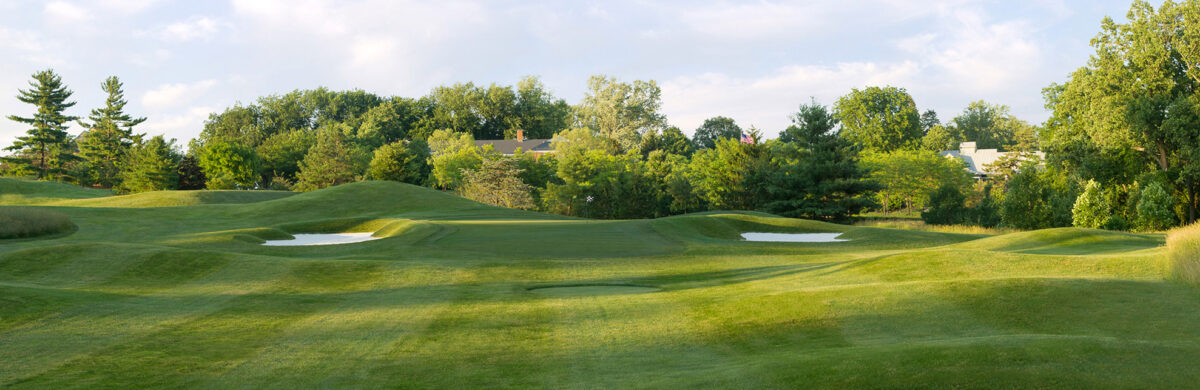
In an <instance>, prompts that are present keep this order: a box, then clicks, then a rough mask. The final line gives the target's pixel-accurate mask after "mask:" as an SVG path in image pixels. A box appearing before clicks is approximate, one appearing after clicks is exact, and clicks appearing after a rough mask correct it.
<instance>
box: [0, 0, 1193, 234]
mask: <svg viewBox="0 0 1200 390" xmlns="http://www.w3.org/2000/svg"><path fill="white" fill-rule="evenodd" d="M1127 20H1128V21H1127V22H1124V23H1118V22H1116V21H1114V20H1112V19H1105V20H1104V21H1103V22H1102V24H1101V29H1100V33H1099V35H1098V36H1097V37H1096V39H1095V40H1093V42H1092V46H1093V47H1094V48H1095V53H1094V54H1093V55H1092V56H1091V58H1089V60H1088V61H1087V63H1086V65H1085V66H1084V67H1082V68H1080V69H1079V70H1077V71H1076V72H1074V73H1072V74H1071V76H1070V78H1069V79H1068V80H1067V81H1066V82H1065V83H1062V84H1055V85H1051V86H1050V87H1049V88H1047V89H1046V90H1045V91H1044V97H1045V99H1046V103H1047V107H1048V108H1049V109H1051V110H1053V115H1052V116H1051V118H1050V119H1049V120H1048V121H1047V122H1046V123H1045V127H1044V128H1042V127H1039V126H1034V125H1031V124H1029V123H1027V122H1025V121H1022V120H1020V119H1018V118H1016V117H1015V116H1014V115H1012V114H1011V113H1010V109H1009V108H1008V107H1007V106H1004V105H1001V104H995V103H989V102H986V101H982V100H979V101H974V102H970V103H969V104H967V105H966V107H965V108H963V110H962V111H961V112H960V113H958V114H957V115H955V116H954V117H953V118H952V119H950V120H948V121H945V122H943V121H941V120H940V119H939V118H938V114H937V113H936V112H934V111H932V110H925V111H921V110H920V109H919V108H918V106H917V103H916V101H914V99H913V97H912V96H911V95H910V94H909V93H908V91H907V90H905V89H904V88H900V87H895V86H882V87H880V86H867V87H864V88H861V89H857V88H856V89H852V90H850V91H849V92H848V93H847V94H846V95H844V96H842V97H840V98H838V99H837V100H836V101H835V102H834V104H833V105H832V107H826V106H823V105H820V104H818V103H817V102H816V101H815V100H812V101H810V102H808V103H805V104H801V105H800V106H799V109H798V110H797V111H796V112H795V113H793V114H792V115H791V120H792V124H791V126H788V127H787V128H786V129H782V130H780V131H779V136H778V138H776V139H766V138H764V137H763V134H762V132H761V131H759V130H758V129H755V128H754V127H753V126H750V127H747V128H742V127H741V126H739V125H738V124H737V122H736V121H735V120H734V119H733V118H730V117H725V116H713V117H710V118H709V119H707V120H705V121H704V123H703V124H702V125H700V126H699V127H698V128H696V129H695V131H694V132H693V133H692V134H691V136H690V138H689V135H687V134H684V132H683V131H681V130H680V129H679V128H678V127H675V126H671V124H670V123H669V122H668V120H667V118H666V116H665V115H663V113H662V112H661V107H662V104H663V103H662V100H661V95H662V91H661V89H660V88H659V86H658V84H657V83H656V82H655V81H653V80H632V81H622V80H619V79H616V78H613V77H608V76H594V77H592V78H590V79H589V80H588V83H587V90H586V93H585V95H584V97H583V98H582V99H581V100H580V101H579V102H578V104H574V105H571V104H568V103H567V102H566V101H565V100H563V99H561V98H557V97H555V96H554V95H553V94H552V93H551V92H550V91H549V90H547V89H546V87H545V86H544V85H543V84H542V83H541V81H540V80H538V79H537V78H536V77H527V78H524V79H522V80H520V81H519V82H517V83H516V85H511V86H510V85H500V84H489V85H476V84H474V83H458V84H452V85H444V86H439V87H436V88H433V89H432V90H431V91H430V92H429V93H428V94H427V95H425V96H421V97H415V98H410V97H396V96H392V97H388V96H380V95H376V94H373V93H370V92H366V91H362V90H351V91H331V90H328V89H325V88H317V89H311V90H297V91H293V92H289V93H286V94H282V95H272V96H265V97H262V98H259V99H257V100H255V101H253V102H252V103H251V104H246V105H242V104H238V105H235V106H232V107H229V108H227V109H225V110H223V111H221V112H217V113H213V114H212V115H210V116H209V118H208V120H207V121H205V123H204V128H203V130H202V131H201V132H200V135H199V136H198V137H197V138H196V139H193V140H191V141H190V142H188V150H187V152H186V154H184V155H180V153H179V151H177V150H176V149H175V148H174V146H173V145H174V144H173V140H165V139H163V138H161V137H157V138H150V139H144V137H143V136H142V134H138V133H135V132H134V128H135V126H138V125H139V124H141V123H142V122H143V121H145V118H137V117H135V116H133V115H130V114H128V113H126V112H125V110H124V107H125V106H126V100H125V98H124V92H123V85H122V84H121V82H120V80H118V79H117V78H116V77H110V78H108V79H106V80H105V81H104V82H103V83H102V84H101V89H102V90H103V91H104V92H105V93H106V94H107V99H106V102H105V105H104V106H103V107H101V108H96V109H94V110H92V111H91V114H90V115H89V116H88V118H87V120H86V122H79V123H80V124H81V125H82V126H83V127H84V128H85V130H84V131H83V132H82V134H80V135H79V136H76V137H71V136H70V134H67V133H66V129H67V127H66V124H67V123H68V122H70V121H73V120H76V118H75V117H72V116H70V115H69V114H68V113H67V112H66V109H68V108H70V107H71V106H72V105H73V104H74V103H72V102H70V101H69V99H70V97H71V91H70V90H69V89H67V87H66V85H65V84H64V83H63V82H62V80H61V78H60V77H59V76H58V75H57V74H55V73H54V72H53V71H51V70H46V71H42V72H38V73H36V74H34V76H33V80H32V81H31V82H30V85H31V88H30V89H28V90H21V91H19V96H18V99H19V100H20V101H22V102H25V103H29V104H32V105H33V106H34V107H35V109H36V114H34V115H32V116H28V117H25V116H16V115H13V116H10V117H9V118H10V119H12V120H15V121H18V122H20V123H22V124H23V125H26V126H29V129H28V131H27V133H28V135H26V136H23V137H20V138H19V139H18V140H17V142H16V143H14V144H13V145H12V146H10V147H8V148H7V150H9V151H10V152H12V153H11V155H9V156H7V157H5V158H4V159H3V160H2V161H0V171H3V173H5V174H8V175H19V176H20V175H24V176H37V177H40V178H45V179H54V180H63V181H71V182H75V183H79V184H81V185H89V186H98V187H108V188H115V189H117V190H118V191H121V192H138V191H151V190H159V189H200V188H208V189H280V190H299V191H311V190H316V189H321V188H325V187H330V186H334V185H338V184H343V183H349V182H353V181H358V180H367V179H374V180H392V181H400V182H406V183H412V184H418V185H428V186H431V187H435V188H438V189H442V190H446V191H453V192H457V193H459V194H460V195H463V196H466V197H470V198H472V199H477V200H480V201H483V202H485V203H490V204H497V205H505V206H509V207H519V208H528V209H535V210H540V211H548V212H554V213H560V214H566V215H575V216H584V217H593V218H652V217H662V216H668V215H675V214H681V213H689V212H697V211H706V210H722V209H735V210H761V211H766V212H770V213H775V214H778V215H783V216H789V217H799V218H808V219H819V220H827V221H845V220H848V219H850V218H853V217H854V216H856V215H859V214H861V213H863V212H867V211H881V212H882V213H883V214H884V215H887V214H889V213H891V212H896V211H903V212H907V213H915V212H920V213H921V214H922V217H923V218H924V219H925V220H926V221H927V222H928V223H930V224H970V225H979V226H984V227H995V226H1004V227H1013V228H1023V229H1036V228H1045V227H1057V226H1071V225H1074V226H1080V227H1090V228H1103V229H1122V230H1125V229H1129V230H1162V229H1166V228H1169V227H1172V226H1175V225H1177V224H1179V223H1181V222H1192V221H1194V220H1195V219H1196V209H1197V206H1198V205H1200V201H1198V200H1197V198H1198V197H1200V133H1197V132H1196V131H1195V129H1197V128H1200V98H1197V96H1198V95H1197V94H1196V92H1195V91H1198V90H1200V70H1198V69H1197V65H1196V64H1198V63H1200V54H1197V53H1200V3H1196V2H1184V3H1175V2H1171V1H1168V2H1165V3H1163V4H1162V5H1161V6H1160V7H1157V8H1156V7H1154V6H1153V5H1151V4H1150V3H1148V2H1145V1H1135V2H1134V4H1133V6H1132V7H1131V10H1130V12H1129V14H1128V17H1127ZM518 134H520V135H518ZM518 137H520V138H523V139H531V138H532V139H538V140H539V141H537V142H540V140H544V139H549V140H550V144H551V145H552V147H553V151H551V152H549V153H547V151H544V150H539V151H536V152H535V151H529V150H522V149H523V148H524V147H528V146H530V145H529V144H522V145H521V146H522V147H521V148H518V149H517V150H516V151H515V152H510V150H511V148H512V144H507V145H506V146H503V147H495V148H494V147H493V146H492V142H493V141H489V140H501V139H514V138H518ZM964 142H974V143H975V148H976V149H977V150H978V151H979V152H986V153H985V155H986V154H990V153H992V152H993V150H991V149H995V150H998V152H1000V155H999V157H998V158H997V159H995V160H994V161H986V162H982V161H974V162H975V164H973V165H969V164H966V161H965V160H963V159H958V158H953V154H951V153H946V152H947V151H954V150H956V149H959V148H960V145H961V144H962V143H964ZM500 151H503V152H504V153H508V155H504V154H502V153H500ZM959 155H966V154H965V153H959ZM987 160H991V159H987ZM969 166H973V167H974V168H975V172H973V173H974V175H972V174H971V173H969V172H968V171H967V169H965V168H966V167H969Z"/></svg>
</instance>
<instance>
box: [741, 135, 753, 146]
mask: <svg viewBox="0 0 1200 390" xmlns="http://www.w3.org/2000/svg"><path fill="white" fill-rule="evenodd" d="M742 143H744V144H752V143H754V137H751V136H750V134H746V133H742Z"/></svg>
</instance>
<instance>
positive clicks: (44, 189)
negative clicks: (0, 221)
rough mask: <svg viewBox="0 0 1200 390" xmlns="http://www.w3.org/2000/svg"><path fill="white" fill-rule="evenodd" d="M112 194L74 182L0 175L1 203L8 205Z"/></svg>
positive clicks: (111, 193) (33, 203)
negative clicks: (67, 182)
mask: <svg viewBox="0 0 1200 390" xmlns="http://www.w3.org/2000/svg"><path fill="white" fill-rule="evenodd" d="M112 195H113V192H112V191H110V190H105V189H97V188H83V187H80V186H77V185H74V184H66V183H56V182H49V181H35V180H24V179H14V178H6V177H0V204H6V205H35V204H44V203H49V202H55V201H60V200H65V199H87V198H100V197H105V196H112Z"/></svg>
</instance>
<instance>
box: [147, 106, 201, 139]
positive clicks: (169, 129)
mask: <svg viewBox="0 0 1200 390" xmlns="http://www.w3.org/2000/svg"><path fill="white" fill-rule="evenodd" d="M217 111H218V110H217V109H215V108H213V107H208V106H197V107H190V108H188V109H187V110H185V111H183V112H180V113H175V114H159V115H151V116H149V118H150V119H149V120H147V121H146V123H145V124H144V125H142V127H141V128H142V129H146V130H149V133H150V134H163V135H165V136H166V138H167V139H170V138H175V139H177V140H179V141H180V142H181V143H182V145H181V146H183V147H187V141H188V140H189V139H191V138H192V137H195V136H196V135H197V134H200V130H203V129H204V121H205V120H207V119H208V114H211V113H213V112H217Z"/></svg>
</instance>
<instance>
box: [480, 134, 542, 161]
mask: <svg viewBox="0 0 1200 390" xmlns="http://www.w3.org/2000/svg"><path fill="white" fill-rule="evenodd" d="M485 145H491V146H492V150H495V151H496V153H500V154H502V155H505V156H512V155H515V154H516V153H517V149H521V150H522V151H524V152H525V153H531V154H533V155H534V157H541V155H543V154H548V153H554V148H553V147H551V146H550V139H549V138H544V139H525V130H517V138H516V139H488V140H477V141H475V146H477V147H480V148H482V147H484V146H485Z"/></svg>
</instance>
